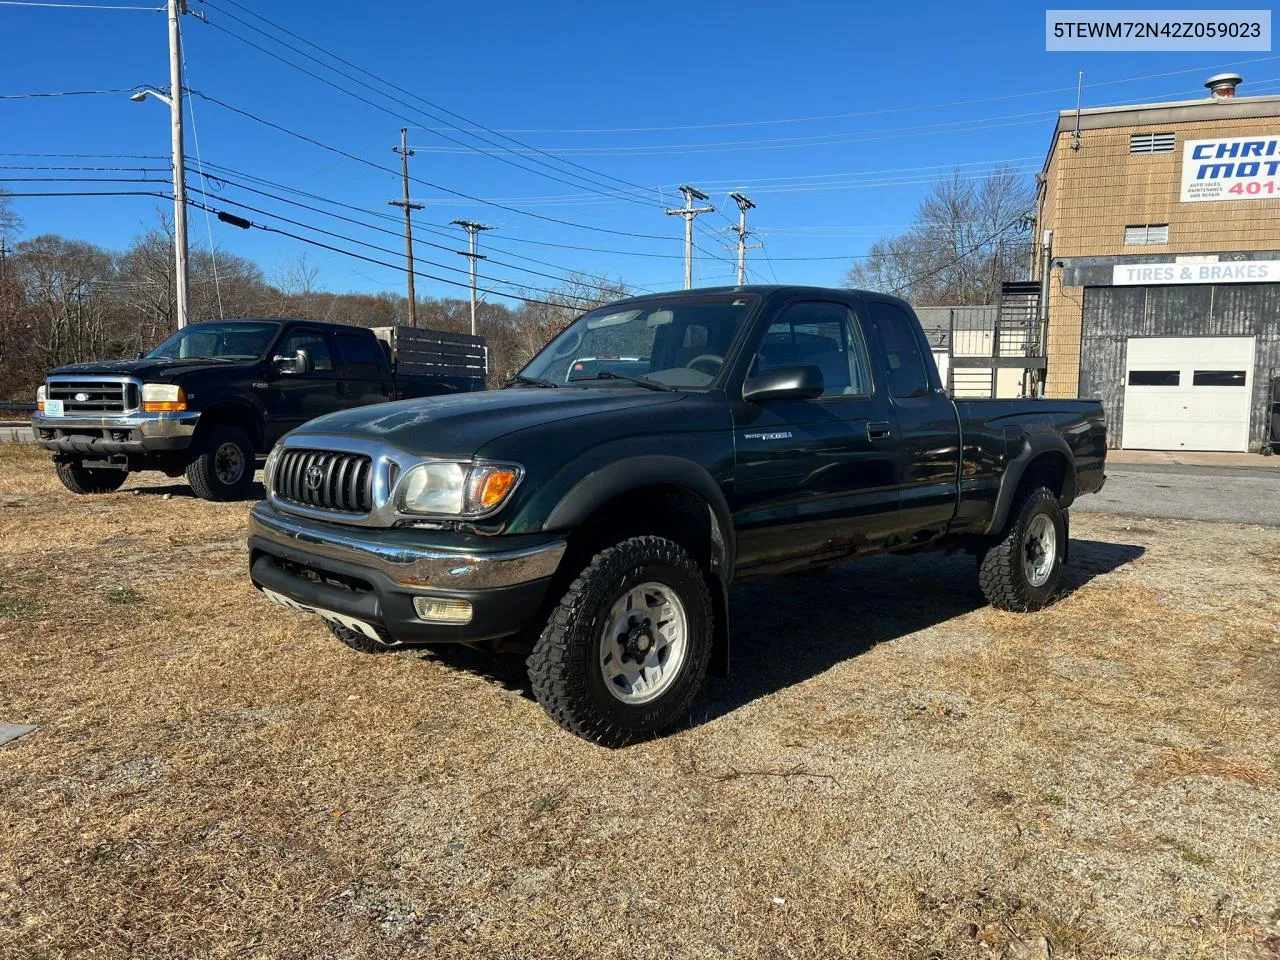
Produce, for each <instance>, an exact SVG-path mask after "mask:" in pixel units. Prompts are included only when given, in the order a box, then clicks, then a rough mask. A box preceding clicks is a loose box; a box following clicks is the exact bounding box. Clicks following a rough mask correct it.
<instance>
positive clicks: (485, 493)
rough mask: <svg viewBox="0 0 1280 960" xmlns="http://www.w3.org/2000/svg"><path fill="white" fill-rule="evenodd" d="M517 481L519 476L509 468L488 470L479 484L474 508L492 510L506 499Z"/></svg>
mask: <svg viewBox="0 0 1280 960" xmlns="http://www.w3.org/2000/svg"><path fill="white" fill-rule="evenodd" d="M518 479H520V475H519V474H518V473H517V472H516V471H515V470H512V469H510V468H509V467H495V468H490V469H489V470H488V472H487V474H486V476H485V477H484V478H483V479H482V480H481V482H480V489H479V495H478V496H477V497H476V506H478V507H479V508H480V509H481V510H491V509H493V508H494V507H496V506H497V505H498V504H500V503H501V502H502V501H503V500H505V499H506V497H507V494H508V493H510V492H511V488H512V487H514V486H515V485H516V481H517V480H518Z"/></svg>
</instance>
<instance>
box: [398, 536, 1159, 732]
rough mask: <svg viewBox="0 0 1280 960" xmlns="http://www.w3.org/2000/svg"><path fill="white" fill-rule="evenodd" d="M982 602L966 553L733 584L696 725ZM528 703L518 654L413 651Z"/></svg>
mask: <svg viewBox="0 0 1280 960" xmlns="http://www.w3.org/2000/svg"><path fill="white" fill-rule="evenodd" d="M1144 552H1145V551H1144V548H1143V547H1140V546H1137V545H1134V544H1119V543H1104V542H1102V541H1098V540H1079V539H1072V541H1071V562H1070V563H1069V565H1068V566H1067V568H1066V575H1065V577H1064V579H1063V592H1064V594H1069V593H1072V592H1074V591H1076V590H1078V589H1080V588H1081V587H1082V586H1084V585H1085V584H1087V583H1088V582H1089V581H1091V580H1093V579H1094V578H1095V577H1098V576H1101V575H1102V574H1105V573H1110V572H1111V571H1113V570H1116V569H1118V568H1119V567H1122V566H1124V565H1125V564H1126V563H1130V562H1132V561H1133V560H1136V559H1137V558H1138V557H1140V556H1142V554H1143V553H1144ZM985 605H986V600H985V599H983V597H982V594H981V593H980V592H979V591H978V579H977V570H976V564H975V561H974V559H973V557H971V556H969V555H967V554H957V555H955V556H950V557H946V556H942V555H939V554H927V555H926V554H922V555H917V556H906V557H898V556H882V557H873V558H870V559H867V560H860V561H857V562H853V563H846V564H841V565H839V566H836V567H832V568H830V569H828V570H822V571H817V572H815V573H812V574H807V575H803V576H788V577H771V578H768V579H763V580H756V581H747V582H745V583H741V584H738V585H736V586H735V587H734V588H733V589H732V590H731V591H730V594H729V615H730V618H731V621H732V625H733V637H732V647H731V655H730V675H729V677H728V678H727V679H718V678H714V677H713V678H710V679H709V680H708V681H707V684H706V686H705V687H704V689H703V692H702V693H701V694H700V695H699V697H698V699H697V700H696V701H695V702H694V704H693V707H692V708H691V709H690V724H691V725H693V726H697V725H700V724H703V723H706V722H708V721H711V720H714V719H716V718H718V717H722V716H724V715H725V714H728V713H731V712H733V711H734V710H736V709H738V708H739V707H741V706H745V705H746V704H748V703H751V702H752V701H754V700H757V699H759V698H761V697H764V696H767V695H769V694H771V693H775V692H776V691H779V690H783V689H785V688H787V687H790V686H793V685H795V684H797V683H801V682H803V681H805V680H807V679H809V678H810V677H813V676H816V675H818V674H820V673H823V672H824V671H826V670H828V669H830V668H831V667H833V666H835V665H836V664H837V663H840V662H842V661H845V660H849V659H851V658H853V657H857V656H859V655H861V654H863V653H865V652H866V651H868V650H870V649H872V648H873V647H876V646H878V645H879V644H882V643H886V642H889V641H891V640H898V639H901V638H902V637H906V636H909V635H910V634H912V633H915V632H917V631H920V630H924V629H927V628H928V627H932V626H936V625H937V624H940V623H945V622H946V621H948V620H951V619H953V618H955V617H958V616H961V615H963V614H966V613H969V612H971V611H973V610H977V609H979V608H981V607H983V606H985ZM422 655H423V656H425V657H426V658H427V659H431V660H436V661H439V662H441V663H444V664H446V665H448V666H450V667H452V668H456V669H463V670H467V671H469V672H471V673H475V674H478V675H480V676H483V677H486V678H488V679H490V680H493V681H495V682H497V683H500V684H502V685H503V686H504V687H506V688H507V689H509V690H513V691H516V692H519V693H521V694H522V695H523V696H526V697H529V698H530V699H532V696H533V694H532V691H531V689H530V686H529V680H528V677H527V676H526V674H525V670H524V658H523V657H517V656H494V655H492V654H487V653H482V652H480V651H476V650H470V649H468V648H466V647H439V648H436V649H433V650H430V651H425V652H424V653H423V654H422Z"/></svg>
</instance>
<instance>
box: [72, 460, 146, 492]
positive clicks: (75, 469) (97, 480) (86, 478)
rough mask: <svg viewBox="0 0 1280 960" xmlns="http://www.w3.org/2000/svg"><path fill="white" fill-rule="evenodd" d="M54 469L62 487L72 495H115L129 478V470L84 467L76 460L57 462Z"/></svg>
mask: <svg viewBox="0 0 1280 960" xmlns="http://www.w3.org/2000/svg"><path fill="white" fill-rule="evenodd" d="M53 468H54V470H56V471H57V473H58V479H59V480H61V481H62V485H63V486H64V487H66V488H67V489H68V490H70V491H71V492H72V493H79V494H89V493H114V492H115V491H117V490H119V489H120V487H121V485H123V484H124V481H125V478H126V477H128V476H129V471H128V470H123V469H121V470H117V469H113V468H111V467H107V468H105V469H103V468H95V467H84V466H81V465H80V464H79V463H77V462H76V461H74V460H55V461H53Z"/></svg>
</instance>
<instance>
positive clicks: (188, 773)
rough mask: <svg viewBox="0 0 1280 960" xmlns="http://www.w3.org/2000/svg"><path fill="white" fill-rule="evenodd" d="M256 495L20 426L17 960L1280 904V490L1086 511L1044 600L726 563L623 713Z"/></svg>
mask: <svg viewBox="0 0 1280 960" xmlns="http://www.w3.org/2000/svg"><path fill="white" fill-rule="evenodd" d="M139 490H141V491H142V492H134V491H139ZM166 494H171V496H169V498H168V499H166ZM245 513H246V507H245V505H244V504H226V505H215V504H207V503H202V502H200V501H196V500H193V499H191V498H190V497H189V496H188V495H187V494H186V491H185V490H184V489H183V488H181V487H179V486H176V485H171V484H170V483H169V481H166V480H164V479H163V478H160V479H157V480H149V479H148V480H141V481H131V482H130V483H129V484H128V485H127V486H126V489H125V490H124V491H122V492H120V493H118V494H113V495H110V496H106V497H101V498H87V499H86V498H79V499H78V498H74V497H72V496H70V495H69V494H66V493H64V492H63V491H62V490H61V488H59V487H58V486H57V484H56V481H55V480H54V479H53V477H52V472H51V471H50V470H49V469H48V467H47V465H46V464H44V462H43V461H42V460H41V459H40V458H39V455H38V454H37V453H36V452H35V451H32V450H30V449H21V448H15V447H3V446H0V649H3V651H4V653H3V660H0V720H8V721H14V722H30V723H37V724H39V725H40V730H38V731H37V732H36V733H34V734H32V735H29V736H27V737H25V738H23V739H21V740H18V741H15V742H13V743H11V744H9V745H7V746H5V747H3V748H0V825H2V828H0V829H2V830H3V834H2V839H0V957H4V958H5V960H8V958H10V957H12V958H15V960H17V958H23V960H26V958H31V960H34V958H37V957H41V958H43V957H61V956H69V955H73V954H74V955H84V956H92V957H95V958H99V957H101V958H116V957H120V958H123V957H200V958H204V957H209V958H213V957H248V958H276V957H298V958H303V957H306V958H313V957H334V958H338V957H351V958H361V960H363V958H380V957H388V958H389V957H404V956H414V957H475V958H495V957H528V958H534V957H551V956H557V957H558V956H569V957H592V958H607V957H637V956H639V957H691V958H704V957H705V958H724V957H734V958H737V957H779V958H781V957H814V958H817V957H824V958H825V957H831V958H835V957H851V956H858V957H868V958H921V960H925V958H942V957H947V958H950V957H964V958H967V957H974V958H984V960H988V958H993V957H998V956H1006V955H1007V956H1009V957H1021V956H1036V955H1037V954H1038V953H1040V952H1042V951H1043V950H1044V949H1048V950H1049V951H1051V952H1052V954H1053V955H1054V956H1080V957H1100V956H1111V955H1116V956H1168V957H1174V956H1178V957H1184V956H1185V957H1211V956H1212V957H1223V956H1228V957H1234V956H1239V957H1247V956H1270V955H1271V954H1270V953H1268V951H1272V950H1273V949H1274V948H1273V947H1272V946H1270V944H1274V943H1277V942H1280V941H1277V940H1276V939H1275V937H1276V936H1277V935H1280V930H1278V929H1277V927H1276V924H1277V922H1280V913H1277V911H1280V841H1278V840H1277V834H1276V824H1275V818H1276V816H1277V810H1280V783H1278V782H1277V770H1278V769H1280V768H1278V767H1277V760H1278V759H1280V757H1278V754H1277V747H1276V743H1275V731H1276V729H1277V720H1280V716H1278V712H1277V709H1276V703H1277V694H1278V693H1280V631H1277V618H1276V614H1275V611H1276V609H1277V608H1278V607H1277V604H1278V603H1280V589H1278V587H1277V582H1276V577H1275V573H1274V571H1275V569H1276V567H1275V564H1276V559H1277V557H1280V530H1259V529H1251V530H1248V531H1247V532H1246V531H1244V530H1243V529H1241V528H1234V527H1229V526H1221V525H1205V524H1190V523H1163V522H1154V523H1152V522H1149V523H1148V524H1147V525H1146V527H1143V528H1138V527H1134V526H1133V525H1132V524H1129V523H1128V522H1126V521H1121V520H1112V519H1107V518H1100V517H1078V518H1076V520H1075V521H1074V527H1073V532H1074V533H1075V535H1076V536H1077V538H1079V539H1078V540H1077V542H1076V543H1075V544H1074V545H1073V550H1074V551H1075V555H1074V556H1073V561H1074V563H1073V576H1074V577H1075V581H1074V586H1075V587H1076V589H1075V590H1074V592H1072V593H1071V594H1070V595H1069V596H1067V597H1066V598H1064V599H1063V600H1062V601H1061V602H1060V603H1058V604H1056V605H1055V606H1053V607H1052V608H1050V609H1049V610H1046V611H1044V612H1042V613H1040V614H1036V615H1032V616H1023V617H1019V616H1010V615H1005V614H999V613H996V612H994V611H991V610H988V609H986V608H984V607H983V606H982V605H981V601H980V598H979V597H977V596H976V593H975V588H974V577H973V570H972V565H971V561H970V560H968V559H967V558H964V557H956V558H950V559H948V558H942V557H921V558H910V559H905V558H903V559H898V558H890V559H884V560H877V561H871V562H868V563H864V564H858V565H851V566H848V567H845V568H841V569H840V570H837V571H834V572H833V573H831V574H830V575H828V576H822V577H809V578H800V579H788V580H785V581H777V582H761V583H756V584H744V585H742V586H741V587H739V588H736V589H735V594H734V598H733V606H734V616H735V622H736V626H737V634H736V637H735V671H736V675H735V677H734V678H733V679H732V680H730V681H713V682H712V683H711V684H710V685H709V687H708V692H707V694H706V696H704V697H703V698H702V699H701V700H700V701H699V703H698V705H697V716H696V717H695V718H694V722H692V723H691V724H690V725H689V726H688V728H686V729H684V730H681V731H679V732H677V733H675V734H673V735H672V736H669V737H667V738H665V739H662V740H658V741H654V742H652V743H647V744H642V745H639V746H636V747H633V748H630V749H627V750H622V751H616V752H610V751H604V750H600V749H597V748H595V747H592V746H590V745H589V744H586V743H583V742H581V741H578V740H576V739H574V738H572V737H569V736H568V735H566V734H563V733H561V732H560V731H559V730H557V729H556V728H554V727H553V726H551V724H550V723H549V722H548V721H546V720H545V719H544V717H543V716H542V714H541V711H540V710H539V709H538V707H537V705H536V704H534V703H533V702H531V700H530V699H529V697H528V695H527V687H526V686H525V683H524V681H523V678H522V673H521V668H520V664H519V663H518V662H517V661H513V660H506V659H493V658H486V657H481V656H479V655H465V654H464V653H462V652H449V651H445V652H443V653H441V654H439V655H421V654H404V655H397V656H381V657H362V656H359V655H357V654H354V653H351V652H349V651H347V650H346V649H345V648H344V647H342V646H341V645H339V644H338V643H337V642H336V641H334V640H333V639H332V638H330V637H329V636H328V634H327V633H326V632H325V631H324V629H323V627H321V626H319V625H318V624H317V623H315V622H313V621H312V620H310V619H308V618H305V617H302V616H299V615H294V614H292V613H289V612H286V611H279V610H277V609H276V608H273V607H271V606H269V605H268V604H266V603H264V602H263V601H262V600H261V598H260V597H258V596H257V595H256V594H255V592H254V591H253V590H252V588H251V587H250V586H249V585H248V581H247V577H246V575H245V573H246V572H245V560H246V558H245V555H244V550H243V537H244V517H245ZM1242 544H1246V545H1247V547H1246V546H1242ZM1142 551H1145V552H1142ZM1042 938H1043V939H1042ZM1268 938H1271V939H1268Z"/></svg>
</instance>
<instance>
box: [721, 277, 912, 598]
mask: <svg viewBox="0 0 1280 960" xmlns="http://www.w3.org/2000/svg"><path fill="white" fill-rule="evenodd" d="M794 364H810V365H813V366H816V367H818V368H819V369H820V370H821V371H822V375H823V383H824V387H825V390H824V393H823V395H822V396H821V397H819V398H817V399H814V400H795V399H778V400H766V401H762V402H759V403H746V402H742V401H739V402H738V403H737V404H736V405H735V408H734V411H733V417H734V435H735V443H736V454H735V456H736V464H735V472H734V485H733V490H734V496H733V500H732V503H731V507H732V509H733V511H734V521H735V525H736V526H737V528H738V566H739V568H740V569H742V570H743V572H747V571H748V570H750V569H751V568H756V572H761V573H763V572H768V569H769V568H771V567H778V568H782V569H785V568H786V567H787V566H789V565H790V566H795V565H796V564H797V562H798V561H823V560H825V561H828V562H833V561H835V560H838V559H842V558H844V557H846V556H850V555H852V554H855V553H858V552H860V551H863V550H867V549H872V548H874V547H876V546H878V545H880V544H881V543H883V542H884V541H886V540H888V539H890V538H891V537H892V536H893V535H894V533H895V532H896V531H897V529H898V526H899V519H898V496H899V492H898V486H899V482H900V478H899V474H900V464H899V460H898V457H897V456H896V453H895V450H896V448H895V445H894V444H895V440H894V438H893V435H894V433H895V430H894V429H893V424H894V411H893V407H892V406H891V404H890V402H889V398H888V396H887V394H886V392H885V390H884V387H883V385H882V384H879V383H877V382H876V380H875V378H874V377H873V376H872V371H873V370H874V369H877V367H876V366H875V365H873V362H872V353H871V351H870V349H869V339H868V337H867V336H866V335H865V332H864V330H863V327H862V324H861V322H860V320H859V317H858V315H857V313H856V312H855V309H854V306H853V304H852V303H849V302H844V301H838V300H815V299H802V300H795V301H791V302H789V303H787V304H786V305H785V306H783V307H782V308H781V309H780V310H779V311H778V313H776V314H775V315H774V318H773V320H772V321H771V323H770V324H769V326H768V329H767V330H766V332H765V335H764V338H763V339H762V341H761V342H760V344H759V346H758V348H757V351H756V355H755V359H754V361H753V363H752V365H751V369H750V372H749V373H748V377H747V379H748V380H749V379H750V378H751V377H752V376H754V375H756V374H757V373H760V372H762V371H764V370H765V369H768V368H770V367H777V366H789V365H794Z"/></svg>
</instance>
